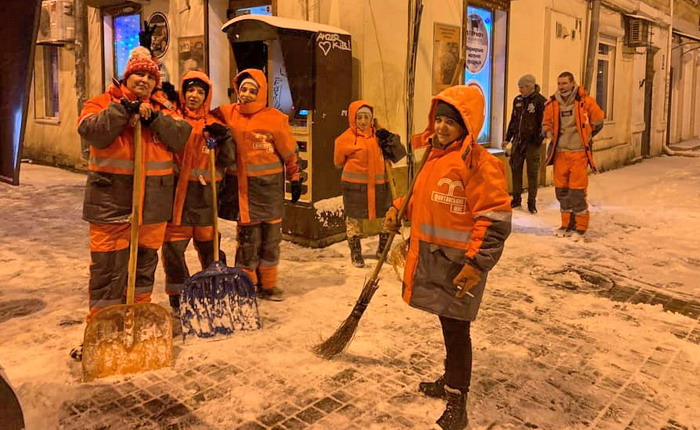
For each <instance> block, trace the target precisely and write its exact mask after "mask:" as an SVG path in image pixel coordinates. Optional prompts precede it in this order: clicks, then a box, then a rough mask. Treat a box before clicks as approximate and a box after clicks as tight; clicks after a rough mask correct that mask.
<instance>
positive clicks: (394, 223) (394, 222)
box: [384, 206, 401, 234]
mask: <svg viewBox="0 0 700 430" xmlns="http://www.w3.org/2000/svg"><path fill="white" fill-rule="evenodd" d="M398 216H399V211H398V210H397V209H396V208H395V207H393V206H392V207H390V208H389V210H388V211H386V214H385V215H384V230H385V231H387V232H389V233H394V234H399V228H401V224H400V222H399V219H398Z"/></svg>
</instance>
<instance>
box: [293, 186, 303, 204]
mask: <svg viewBox="0 0 700 430" xmlns="http://www.w3.org/2000/svg"><path fill="white" fill-rule="evenodd" d="M291 185H292V189H291V192H292V203H296V202H298V201H299V198H300V197H301V181H292V184H291Z"/></svg>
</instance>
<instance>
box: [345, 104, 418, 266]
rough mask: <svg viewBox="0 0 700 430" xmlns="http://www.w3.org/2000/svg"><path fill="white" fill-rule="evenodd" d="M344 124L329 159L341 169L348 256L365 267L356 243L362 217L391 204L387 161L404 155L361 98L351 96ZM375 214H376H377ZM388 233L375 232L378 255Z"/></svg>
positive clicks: (370, 216) (367, 217)
mask: <svg viewBox="0 0 700 430" xmlns="http://www.w3.org/2000/svg"><path fill="white" fill-rule="evenodd" d="M348 122H349V123H350V127H348V129H347V130H345V132H343V134H341V135H340V136H339V137H338V138H337V139H336V140H335V150H334V152H333V162H334V163H335V166H336V167H337V168H339V169H343V173H342V176H341V184H342V189H343V206H344V208H345V225H346V230H347V237H348V245H349V246H350V258H351V260H352V264H353V266H355V267H365V261H364V259H363V258H362V245H361V243H360V237H361V234H362V232H361V229H360V223H361V222H362V220H373V219H377V218H380V217H381V214H384V213H385V212H386V210H387V209H388V208H389V206H390V205H391V199H392V198H393V197H395V196H392V195H391V193H390V180H391V179H390V177H389V175H390V171H389V170H388V169H390V168H391V165H390V164H388V163H386V162H385V160H390V161H391V162H394V163H396V162H397V161H399V160H401V159H402V158H403V157H404V156H405V155H406V149H405V148H404V147H403V145H402V144H401V141H400V138H399V136H398V135H396V134H393V133H391V132H389V131H387V130H385V129H383V128H380V127H378V126H377V124H376V120H374V108H373V107H372V106H371V105H370V104H369V103H367V102H366V101H364V100H355V101H354V102H352V103H350V106H349V107H348ZM377 214H380V215H379V216H378V215H377ZM388 239H389V233H387V232H382V233H380V234H379V247H378V248H377V252H376V254H377V256H379V255H381V253H382V250H383V249H384V245H386V242H387V240H388Z"/></svg>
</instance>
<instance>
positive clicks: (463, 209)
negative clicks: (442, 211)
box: [430, 178, 467, 214]
mask: <svg viewBox="0 0 700 430" xmlns="http://www.w3.org/2000/svg"><path fill="white" fill-rule="evenodd" d="M437 185H438V187H442V186H443V185H447V194H445V193H441V192H439V191H433V193H432V195H431V196H430V199H431V200H432V201H434V202H437V203H442V204H444V205H448V206H449V207H450V212H452V213H455V214H463V213H467V199H466V198H464V197H459V196H455V195H454V193H455V189H456V188H461V189H464V184H462V181H453V180H452V179H450V178H441V179H440V180H439V181H438V182H437Z"/></svg>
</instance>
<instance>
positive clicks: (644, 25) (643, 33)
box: [625, 18, 649, 48]
mask: <svg viewBox="0 0 700 430" xmlns="http://www.w3.org/2000/svg"><path fill="white" fill-rule="evenodd" d="M625 45H627V46H629V47H632V48H637V47H640V46H649V21H647V20H644V19H640V18H627V20H626V22H625Z"/></svg>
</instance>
